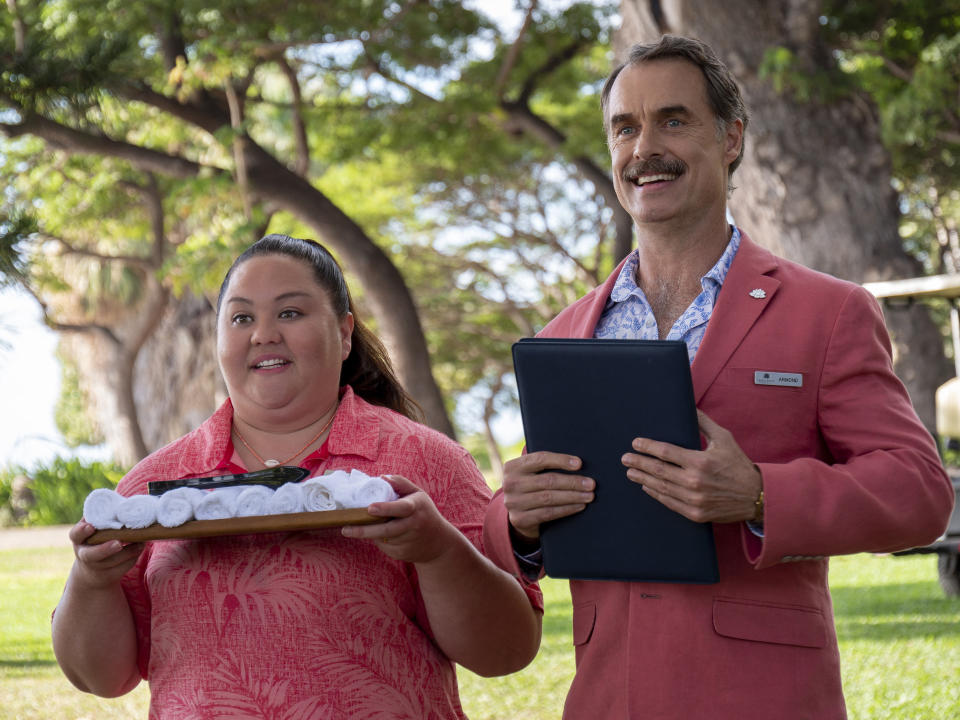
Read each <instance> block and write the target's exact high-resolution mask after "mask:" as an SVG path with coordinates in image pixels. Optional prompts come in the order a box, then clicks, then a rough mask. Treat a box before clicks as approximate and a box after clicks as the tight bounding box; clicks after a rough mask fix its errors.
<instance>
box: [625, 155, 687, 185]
mask: <svg viewBox="0 0 960 720" xmlns="http://www.w3.org/2000/svg"><path fill="white" fill-rule="evenodd" d="M686 170H687V166H686V165H685V164H684V163H683V162H681V161H680V160H664V159H663V158H651V159H649V160H644V161H642V162H636V163H633V164H632V165H627V167H625V168H624V169H623V172H622V173H621V177H622V178H623V179H624V180H625V181H627V182H635V181H636V180H637V178H640V177H643V176H644V175H683V173H685V172H686Z"/></svg>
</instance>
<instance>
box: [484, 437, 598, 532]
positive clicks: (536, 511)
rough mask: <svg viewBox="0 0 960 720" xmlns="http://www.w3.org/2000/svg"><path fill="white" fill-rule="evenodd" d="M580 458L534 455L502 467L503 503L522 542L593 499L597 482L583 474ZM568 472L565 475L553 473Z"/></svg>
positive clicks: (547, 454)
mask: <svg viewBox="0 0 960 720" xmlns="http://www.w3.org/2000/svg"><path fill="white" fill-rule="evenodd" d="M580 465H581V462H580V458H577V457H574V456H572V455H563V454H560V453H552V452H535V453H528V454H526V455H522V456H521V457H518V458H516V459H514V460H511V461H510V462H508V463H507V464H506V465H504V468H503V504H504V505H505V506H506V508H507V515H508V517H509V519H510V525H511V526H513V529H514V530H515V531H516V533H517V534H518V535H519V536H520V537H521V538H523V539H526V540H535V539H536V538H538V537H540V525H541V523H545V522H547V521H548V520H556V519H557V518H562V517H566V516H567V515H573V514H574V513H578V512H580V511H581V510H583V509H584V508H585V507H586V506H587V503H589V502H591V501H592V500H593V489H594V487H596V483H595V482H594V481H593V480H592V479H591V478H588V477H584V476H583V475H571V474H569V473H570V472H572V471H574V470H577V469H579V468H580ZM557 470H565V471H566V472H551V471H557Z"/></svg>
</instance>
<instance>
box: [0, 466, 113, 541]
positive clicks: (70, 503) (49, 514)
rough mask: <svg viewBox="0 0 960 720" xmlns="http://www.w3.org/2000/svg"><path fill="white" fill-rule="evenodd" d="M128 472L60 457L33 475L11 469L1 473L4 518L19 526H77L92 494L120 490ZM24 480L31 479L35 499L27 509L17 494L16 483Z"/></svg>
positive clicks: (30, 484) (0, 510)
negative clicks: (106, 489)
mask: <svg viewBox="0 0 960 720" xmlns="http://www.w3.org/2000/svg"><path fill="white" fill-rule="evenodd" d="M125 472H126V470H125V469H124V468H122V467H121V466H119V465H117V464H116V463H105V462H101V461H99V460H97V461H93V462H84V461H82V460H78V459H76V458H60V457H57V458H54V459H53V460H52V461H50V463H49V464H46V465H39V466H37V467H36V468H35V469H34V470H33V471H29V472H28V471H26V470H24V469H23V468H17V467H14V468H9V469H7V470H5V471H4V472H2V473H0V515H2V517H4V519H5V520H7V522H12V523H14V524H19V525H59V524H69V523H75V522H77V520H79V519H80V517H81V515H83V501H84V500H85V499H86V497H87V495H89V494H90V491H91V490H94V489H96V488H101V487H107V488H114V487H116V486H117V483H118V482H119V481H120V478H122V477H123V475H124V473H125ZM22 476H27V477H29V482H28V484H27V487H28V488H29V492H30V494H31V495H32V498H31V500H30V502H29V503H28V505H29V506H28V507H26V508H24V507H23V506H22V504H23V499H22V493H21V497H20V498H19V499H18V497H17V495H18V493H16V492H15V491H14V485H15V482H16V479H17V478H18V477H22ZM18 502H19V503H20V506H19V507H18V506H17V503H18Z"/></svg>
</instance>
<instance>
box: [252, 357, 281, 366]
mask: <svg viewBox="0 0 960 720" xmlns="http://www.w3.org/2000/svg"><path fill="white" fill-rule="evenodd" d="M285 362H286V361H285V360H280V359H279V358H278V359H275V360H264V361H263V362H261V363H257V365H256V366H257V367H258V368H270V367H277V366H278V365H283V364H284V363H285Z"/></svg>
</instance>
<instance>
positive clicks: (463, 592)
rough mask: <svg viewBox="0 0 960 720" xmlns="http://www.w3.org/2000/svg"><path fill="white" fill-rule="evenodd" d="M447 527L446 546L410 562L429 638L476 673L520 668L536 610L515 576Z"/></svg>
mask: <svg viewBox="0 0 960 720" xmlns="http://www.w3.org/2000/svg"><path fill="white" fill-rule="evenodd" d="M451 530H453V531H454V532H453V533H451V539H450V544H449V546H448V549H447V550H446V551H445V552H444V553H443V554H442V555H440V556H439V557H437V558H436V559H434V560H431V561H430V562H426V563H417V565H416V568H417V576H418V578H419V583H420V591H421V593H422V595H423V600H424V605H425V606H426V609H427V617H428V619H429V621H430V628H431V630H432V631H433V635H434V638H435V639H436V642H437V644H438V645H439V647H440V648H441V649H442V650H443V651H444V652H445V653H446V655H447V657H449V658H450V659H451V660H453V661H454V662H456V663H458V664H460V665H463V666H464V667H465V668H467V669H468V670H471V671H473V672H475V673H477V674H478V675H484V676H493V675H505V674H507V673H511V672H515V671H517V670H520V669H521V668H523V667H525V666H526V665H527V664H528V663H530V661H531V660H533V658H534V656H536V654H537V650H538V649H539V647H540V631H541V619H542V617H541V613H540V612H539V611H538V610H535V609H534V608H533V607H532V606H531V604H530V601H529V599H528V598H527V595H526V593H525V592H524V590H523V588H522V587H521V586H520V583H519V582H518V581H517V580H516V579H515V578H513V577H511V576H510V575H509V574H507V573H506V572H504V571H503V570H500V569H499V568H497V567H496V566H495V565H494V564H493V563H492V562H490V561H489V560H488V559H487V558H485V557H484V556H483V555H482V554H481V553H480V552H479V551H478V550H477V549H476V548H475V547H474V546H473V545H472V544H471V543H470V541H469V540H467V538H466V537H464V536H463V535H462V534H461V533H460V532H458V531H456V530H455V528H452V527H451Z"/></svg>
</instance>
